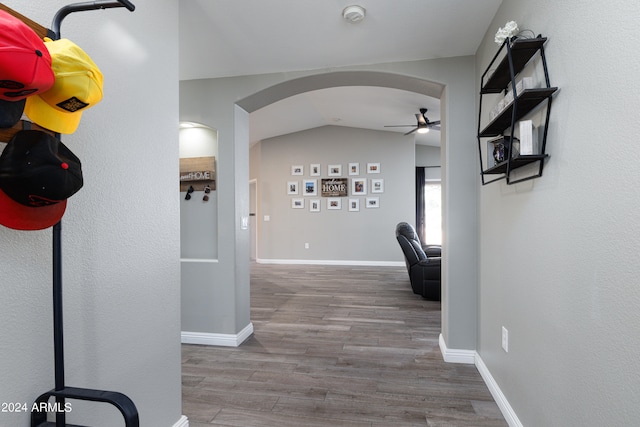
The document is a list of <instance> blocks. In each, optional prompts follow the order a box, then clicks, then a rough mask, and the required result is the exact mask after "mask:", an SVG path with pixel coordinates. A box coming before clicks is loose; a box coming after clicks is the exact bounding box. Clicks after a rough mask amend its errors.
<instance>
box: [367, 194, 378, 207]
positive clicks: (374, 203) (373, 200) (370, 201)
mask: <svg viewBox="0 0 640 427" xmlns="http://www.w3.org/2000/svg"><path fill="white" fill-rule="evenodd" d="M366 206H367V209H376V208H379V207H380V197H367V199H366Z"/></svg>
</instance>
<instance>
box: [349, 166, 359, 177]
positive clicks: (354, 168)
mask: <svg viewBox="0 0 640 427" xmlns="http://www.w3.org/2000/svg"><path fill="white" fill-rule="evenodd" d="M349 175H351V176H357V175H360V163H349Z"/></svg>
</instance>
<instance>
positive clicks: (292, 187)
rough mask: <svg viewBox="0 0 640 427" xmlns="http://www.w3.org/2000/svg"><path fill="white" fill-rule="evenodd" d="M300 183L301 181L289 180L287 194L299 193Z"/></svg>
mask: <svg viewBox="0 0 640 427" xmlns="http://www.w3.org/2000/svg"><path fill="white" fill-rule="evenodd" d="M299 185H300V183H299V182H298V181H289V182H287V194H289V195H296V194H298V193H299V191H300V190H299V188H298V187H299Z"/></svg>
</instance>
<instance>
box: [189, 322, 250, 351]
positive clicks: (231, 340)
mask: <svg viewBox="0 0 640 427" xmlns="http://www.w3.org/2000/svg"><path fill="white" fill-rule="evenodd" d="M251 334H253V323H249V324H248V325H247V327H245V328H244V329H243V330H241V331H240V332H239V333H237V334H212V333H208V332H185V331H182V333H181V342H182V344H202V345H217V346H222V347H238V346H239V345H240V344H242V343H243V342H244V341H245V340H246V339H247V338H249V337H250V336H251Z"/></svg>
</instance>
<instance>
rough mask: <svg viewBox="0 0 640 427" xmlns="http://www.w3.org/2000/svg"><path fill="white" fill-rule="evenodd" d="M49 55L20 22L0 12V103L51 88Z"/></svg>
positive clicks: (53, 79)
mask: <svg viewBox="0 0 640 427" xmlns="http://www.w3.org/2000/svg"><path fill="white" fill-rule="evenodd" d="M54 82H55V76H54V74H53V70H52V68H51V55H50V54H49V51H48V50H47V47H46V46H45V44H44V41H43V40H42V39H40V37H38V35H37V34H36V33H35V32H34V31H33V30H32V29H31V28H29V27H28V26H27V24H25V23H24V22H22V21H21V20H20V19H18V18H16V17H14V16H12V15H10V14H9V13H7V12H5V11H3V10H0V99H3V100H5V101H12V102H14V101H20V100H22V99H25V98H26V97H28V96H29V95H33V94H36V93H42V92H45V91H47V90H48V89H50V88H51V86H53V83H54Z"/></svg>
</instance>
